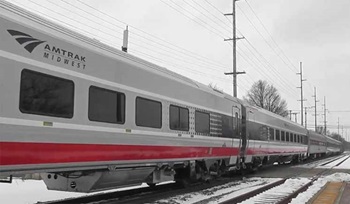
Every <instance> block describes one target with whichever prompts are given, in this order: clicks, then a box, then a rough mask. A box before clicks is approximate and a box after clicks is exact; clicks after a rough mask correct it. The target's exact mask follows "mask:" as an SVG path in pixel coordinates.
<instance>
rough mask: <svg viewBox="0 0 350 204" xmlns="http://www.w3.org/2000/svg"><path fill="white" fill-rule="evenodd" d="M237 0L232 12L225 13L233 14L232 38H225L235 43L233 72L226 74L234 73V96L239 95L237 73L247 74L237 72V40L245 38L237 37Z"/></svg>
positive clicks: (233, 2)
mask: <svg viewBox="0 0 350 204" xmlns="http://www.w3.org/2000/svg"><path fill="white" fill-rule="evenodd" d="M236 1H238V0H232V13H229V14H224V15H225V16H232V27H233V29H232V35H233V37H232V38H229V39H224V41H231V40H232V43H233V64H232V66H233V72H229V73H225V75H233V97H237V75H238V74H245V72H237V67H236V65H237V61H236V41H237V40H239V39H243V38H237V37H236Z"/></svg>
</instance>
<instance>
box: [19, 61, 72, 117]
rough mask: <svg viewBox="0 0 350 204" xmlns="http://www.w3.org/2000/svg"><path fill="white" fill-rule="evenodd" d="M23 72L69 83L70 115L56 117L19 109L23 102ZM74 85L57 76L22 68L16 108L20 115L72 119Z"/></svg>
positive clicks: (70, 81) (68, 80)
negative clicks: (70, 91)
mask: <svg viewBox="0 0 350 204" xmlns="http://www.w3.org/2000/svg"><path fill="white" fill-rule="evenodd" d="M24 72H29V73H31V74H36V75H40V76H44V77H47V78H51V79H56V80H60V81H66V82H69V83H71V85H72V89H73V90H72V96H71V98H72V110H71V114H69V115H57V114H51V113H46V114H45V113H43V112H37V111H27V110H24V109H23V108H22V107H21V102H22V100H23V96H22V83H23V81H22V76H23V73H24ZM74 96H75V83H74V81H73V80H70V79H65V78H62V77H58V76H54V75H50V74H46V73H42V72H38V71H33V70H31V69H27V68H24V69H22V71H21V77H20V84H19V103H18V106H19V107H18V108H19V110H20V112H21V113H24V114H31V115H40V116H48V117H56V118H66V119H72V118H73V117H74V110H75V108H74V106H75V98H74Z"/></svg>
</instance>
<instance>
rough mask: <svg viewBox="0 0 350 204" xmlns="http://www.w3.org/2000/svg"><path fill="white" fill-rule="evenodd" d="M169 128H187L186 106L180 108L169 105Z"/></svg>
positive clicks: (183, 129)
mask: <svg viewBox="0 0 350 204" xmlns="http://www.w3.org/2000/svg"><path fill="white" fill-rule="evenodd" d="M169 114H170V117H169V118H170V121H169V122H170V129H172V130H182V131H188V130H189V123H188V121H189V120H188V115H189V111H188V109H187V108H181V107H178V106H173V105H170V108H169Z"/></svg>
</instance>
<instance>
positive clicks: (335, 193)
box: [310, 182, 345, 204]
mask: <svg viewBox="0 0 350 204" xmlns="http://www.w3.org/2000/svg"><path fill="white" fill-rule="evenodd" d="M344 187H345V183H343V182H328V183H327V184H326V186H325V187H324V188H323V189H322V190H321V192H320V193H318V194H316V195H315V197H314V198H313V199H312V200H311V202H310V203H312V204H333V203H336V201H337V200H338V198H339V195H340V194H341V192H342V190H343V189H344Z"/></svg>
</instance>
